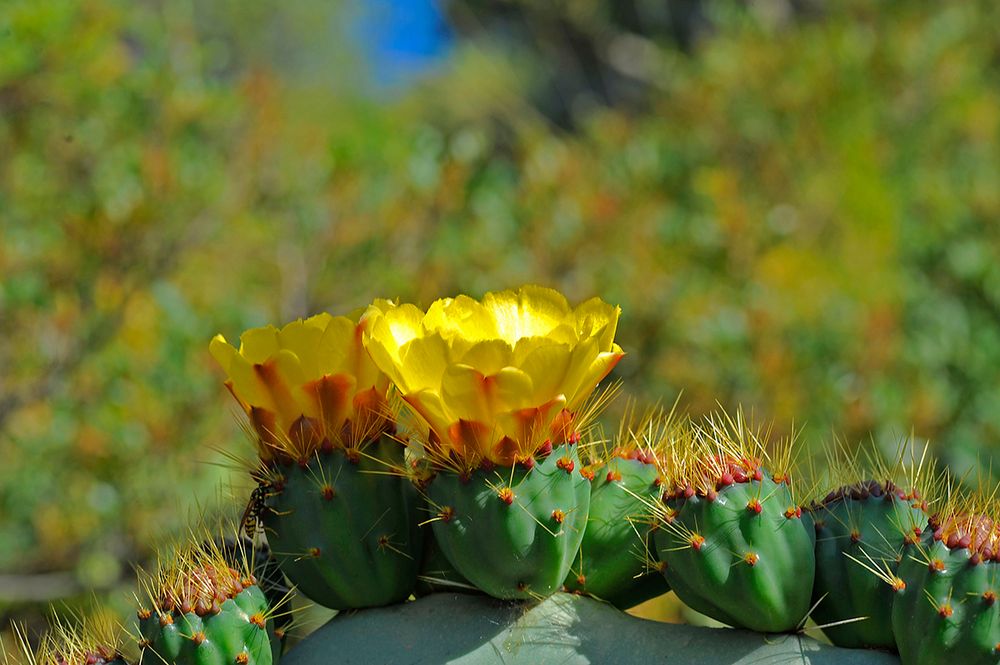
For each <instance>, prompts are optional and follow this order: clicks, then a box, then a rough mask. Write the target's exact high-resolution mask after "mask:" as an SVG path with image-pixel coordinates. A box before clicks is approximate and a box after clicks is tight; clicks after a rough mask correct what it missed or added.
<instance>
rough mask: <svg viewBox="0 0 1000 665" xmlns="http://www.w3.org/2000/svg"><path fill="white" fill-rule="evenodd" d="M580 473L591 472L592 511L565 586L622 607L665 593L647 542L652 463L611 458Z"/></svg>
mask: <svg viewBox="0 0 1000 665" xmlns="http://www.w3.org/2000/svg"><path fill="white" fill-rule="evenodd" d="M584 473H587V474H589V475H592V476H593V480H592V481H591V490H590V515H589V517H588V518H587V530H586V531H585V532H584V535H583V540H582V542H581V544H580V551H579V553H578V555H577V557H576V559H575V561H574V563H573V567H572V568H571V569H570V573H569V576H568V577H567V578H566V582H565V587H566V589H567V590H568V591H574V592H577V593H586V594H588V595H591V596H594V597H595V598H600V599H602V600H606V601H608V602H609V603H611V604H613V605H615V606H616V607H619V608H622V609H627V608H629V607H632V606H633V605H638V604H639V603H641V602H643V601H645V600H648V599H650V598H655V597H656V596H659V595H662V594H664V593H666V592H667V591H669V590H670V587H669V585H668V584H667V582H666V580H665V579H664V577H663V575H662V571H661V569H660V566H661V563H660V561H659V560H658V559H657V558H656V557H655V555H654V554H653V549H654V548H653V547H652V546H651V542H652V534H651V531H652V525H653V518H652V510H651V508H650V505H651V504H652V502H653V501H655V500H656V498H657V497H658V496H659V494H660V483H659V471H658V470H657V468H656V465H654V464H653V462H652V460H649V459H646V457H645V456H643V457H642V458H641V459H640V458H638V457H637V458H636V459H623V458H620V457H615V458H613V459H611V460H608V462H607V463H606V464H603V465H600V466H588V468H586V469H584Z"/></svg>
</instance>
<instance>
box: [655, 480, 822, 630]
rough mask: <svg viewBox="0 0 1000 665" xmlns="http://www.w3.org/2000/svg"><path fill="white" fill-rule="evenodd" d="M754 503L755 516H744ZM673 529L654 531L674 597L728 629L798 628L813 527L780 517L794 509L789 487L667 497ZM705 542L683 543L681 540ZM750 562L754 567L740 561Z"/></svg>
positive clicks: (769, 484) (761, 485)
mask: <svg viewBox="0 0 1000 665" xmlns="http://www.w3.org/2000/svg"><path fill="white" fill-rule="evenodd" d="M751 500H757V501H758V502H759V503H760V504H761V511H760V512H759V513H757V512H754V511H752V510H749V509H748V508H747V505H748V503H750V501H751ZM668 506H670V507H672V508H674V509H675V510H676V511H677V513H676V516H675V517H674V523H673V525H674V526H673V527H671V526H670V525H663V526H661V527H660V528H659V529H657V530H656V531H655V532H654V538H655V542H656V548H657V553H658V555H659V557H660V559H661V560H662V561H664V562H666V564H667V567H666V570H665V571H664V574H665V575H666V577H667V581H668V582H669V583H670V586H671V588H672V589H673V590H674V591H675V592H676V593H677V596H678V597H679V598H680V599H681V600H682V601H684V603H686V604H687V605H689V606H690V607H691V608H692V609H695V610H697V611H699V612H701V613H702V614H706V615H708V616H710V617H712V618H713V619H717V620H718V621H722V622H723V623H727V624H729V625H731V626H737V627H740V628H749V629H751V630H757V631H761V632H773V633H779V632H786V631H792V630H795V629H796V628H797V627H799V626H800V625H801V624H802V623H803V622H804V621H805V617H806V613H807V612H808V611H809V607H810V599H811V598H812V587H813V577H814V574H815V558H814V555H813V547H814V544H815V535H814V532H813V528H812V526H811V524H810V523H809V522H808V521H806V520H803V519H801V518H799V517H791V518H789V517H786V516H785V511H786V510H788V509H789V508H792V507H794V502H793V500H792V496H791V493H790V492H789V490H788V486H787V485H784V484H780V485H777V484H775V483H774V482H773V481H772V480H771V479H770V478H769V477H767V475H766V474H765V476H764V478H763V480H762V481H750V482H746V483H737V484H734V485H730V486H728V487H723V488H721V489H720V490H719V492H718V496H717V497H716V498H715V500H713V501H709V500H707V499H705V498H703V497H698V496H694V497H692V498H690V499H672V500H670V501H669V502H668ZM692 533H696V534H698V535H699V536H700V537H702V538H704V542H703V543H702V544H701V547H700V548H698V549H696V548H694V547H690V546H689V545H688V541H687V540H686V539H685V535H684V534H692ZM753 556H755V557H756V560H755V563H753V564H752V565H751V564H750V563H748V562H747V560H746V557H753Z"/></svg>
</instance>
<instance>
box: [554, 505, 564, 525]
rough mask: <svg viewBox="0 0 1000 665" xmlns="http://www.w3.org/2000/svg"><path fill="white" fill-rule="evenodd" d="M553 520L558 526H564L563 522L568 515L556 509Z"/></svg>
mask: <svg viewBox="0 0 1000 665" xmlns="http://www.w3.org/2000/svg"><path fill="white" fill-rule="evenodd" d="M552 519H553V520H555V522H556V524H562V523H563V520H565V519H566V513H564V512H563V511H561V510H559V509H558V508H556V509H555V510H553V511H552Z"/></svg>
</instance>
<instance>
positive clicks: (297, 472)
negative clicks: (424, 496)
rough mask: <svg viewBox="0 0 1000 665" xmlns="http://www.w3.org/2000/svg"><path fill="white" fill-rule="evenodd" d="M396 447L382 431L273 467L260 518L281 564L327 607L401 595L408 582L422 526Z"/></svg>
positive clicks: (373, 603)
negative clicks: (366, 440)
mask: <svg viewBox="0 0 1000 665" xmlns="http://www.w3.org/2000/svg"><path fill="white" fill-rule="evenodd" d="M403 452H404V449H403V446H402V445H400V443H399V442H398V441H395V440H393V439H392V438H391V437H389V436H388V435H383V436H382V437H381V438H379V439H378V440H377V441H375V442H373V443H371V444H370V445H368V446H366V447H365V448H364V450H363V452H361V453H356V454H351V451H345V450H341V449H333V450H328V451H319V452H318V453H316V455H315V456H314V457H313V458H312V460H311V461H309V462H308V464H305V465H301V464H297V465H289V466H283V467H278V468H277V469H275V470H273V471H272V472H271V475H270V477H269V478H270V479H269V481H268V482H269V484H270V486H271V489H270V491H269V493H268V496H267V498H266V500H265V503H266V507H267V509H266V510H265V511H264V512H263V514H262V516H261V517H262V521H263V523H264V526H265V528H266V530H267V535H268V542H269V543H270V546H271V550H272V552H273V554H274V556H275V558H277V559H278V562H279V564H280V565H281V569H282V571H283V572H284V573H285V575H286V576H287V577H288V579H289V580H291V582H292V583H293V584H295V585H296V587H297V589H298V590H299V591H301V592H302V593H303V594H304V595H305V596H307V597H308V598H309V599H310V600H312V601H314V602H316V603H318V604H320V605H324V606H326V607H329V608H331V609H337V610H344V609H355V608H362V607H376V606H380V605H388V604H390V603H395V602H400V601H403V600H406V598H407V597H409V595H410V593H411V592H412V591H413V588H414V585H415V583H416V577H417V572H418V567H419V563H420V554H421V549H422V533H421V529H420V527H419V526H418V525H417V508H416V507H417V504H418V498H419V497H418V495H417V492H416V490H415V489H414V487H413V485H412V484H411V483H410V482H409V480H408V479H407V478H406V477H405V476H404V475H403V474H401V473H400V472H398V470H399V469H402V468H404V459H403Z"/></svg>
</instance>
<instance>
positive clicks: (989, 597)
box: [983, 589, 997, 607]
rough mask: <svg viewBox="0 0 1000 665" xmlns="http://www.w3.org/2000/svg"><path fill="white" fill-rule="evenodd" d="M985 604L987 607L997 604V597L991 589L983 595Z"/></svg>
mask: <svg viewBox="0 0 1000 665" xmlns="http://www.w3.org/2000/svg"><path fill="white" fill-rule="evenodd" d="M983 602H984V603H986V605H987V607H991V606H992V605H993V603H995V602H997V595H996V593H995V592H994V591H993V589H990V590H988V591H986V592H985V593H984V594H983Z"/></svg>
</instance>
